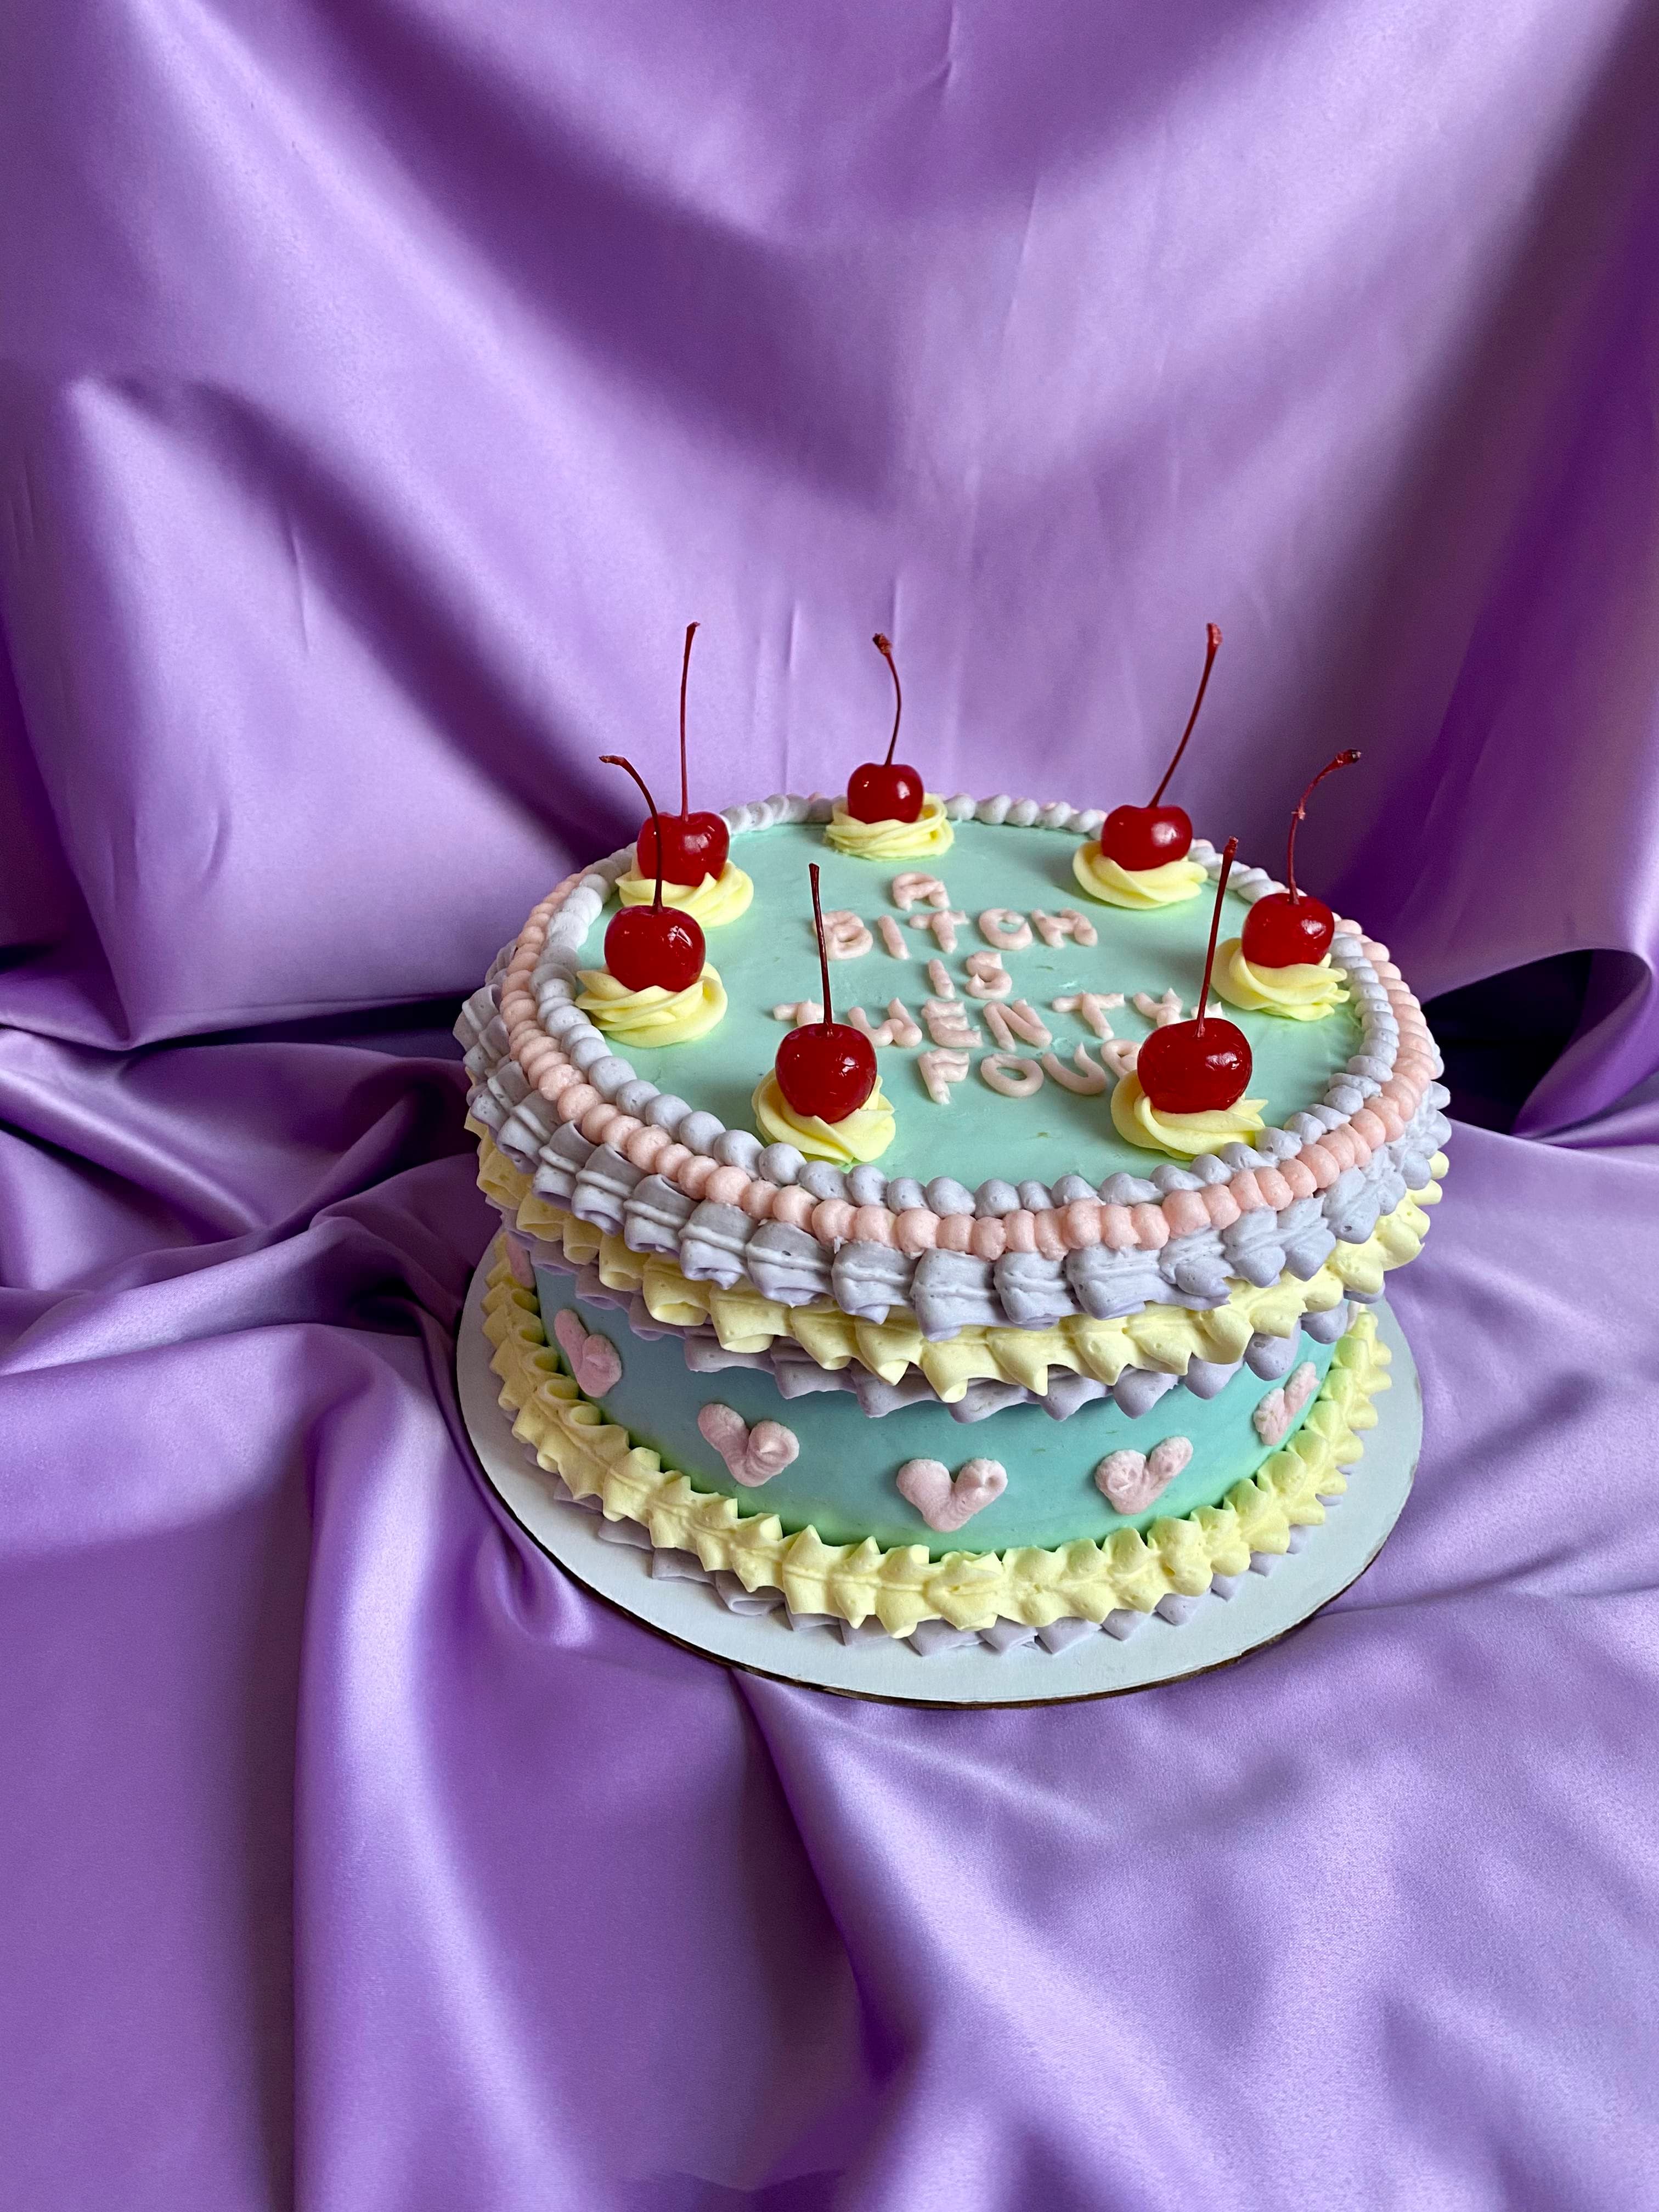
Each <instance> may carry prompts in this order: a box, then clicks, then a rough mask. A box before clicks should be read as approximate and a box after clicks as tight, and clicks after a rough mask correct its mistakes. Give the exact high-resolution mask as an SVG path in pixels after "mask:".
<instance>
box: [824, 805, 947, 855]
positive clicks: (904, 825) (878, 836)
mask: <svg viewBox="0 0 1659 2212" xmlns="http://www.w3.org/2000/svg"><path fill="white" fill-rule="evenodd" d="M823 841H824V842H825V844H827V845H833V846H834V847H835V848H836V851H837V852H838V853H850V854H853V855H854V858H855V859H857V860H922V859H926V858H927V856H928V855H930V854H935V853H948V852H949V851H950V849H951V846H952V845H953V844H954V843H955V842H956V832H955V831H954V830H953V829H951V823H950V818H949V817H948V816H947V815H946V813H945V802H944V800H943V799H941V798H940V797H939V793H937V792H936V791H930V792H928V793H926V794H925V796H924V797H923V799H922V802H921V813H920V814H919V815H918V816H917V817H916V818H915V821H914V822H860V821H859V820H858V819H857V818H856V817H854V816H853V815H851V814H849V813H848V811H847V804H846V801H845V800H844V799H836V803H835V805H834V806H833V808H832V809H831V810H830V815H829V823H828V825H827V827H826V828H825V829H824V833H823Z"/></svg>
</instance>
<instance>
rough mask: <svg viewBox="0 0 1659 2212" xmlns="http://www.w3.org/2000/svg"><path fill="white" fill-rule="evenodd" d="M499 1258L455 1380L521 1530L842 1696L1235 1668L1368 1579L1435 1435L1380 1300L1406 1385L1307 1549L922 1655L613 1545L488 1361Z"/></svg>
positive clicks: (1010, 1700) (1120, 1683) (1001, 1697)
mask: <svg viewBox="0 0 1659 2212" xmlns="http://www.w3.org/2000/svg"><path fill="white" fill-rule="evenodd" d="M490 1261H491V1255H486V1256H485V1259H484V1260H483V1261H481V1262H480V1263H479V1266H478V1268H477V1272H476V1273H475V1274H474V1275H473V1278H472V1286H471V1290H470V1291H468V1293H467V1300H466V1310H465V1313H464V1315H463V1316H462V1319H461V1329H460V1337H459V1344H458V1346H457V1351H456V1363H455V1364H456V1380H457V1383H458V1384H459V1390H460V1400H461V1413H462V1417H463V1419H465V1423H466V1428H467V1433H468V1435H469V1436H470V1437H471V1439H472V1444H473V1448H474V1449H475V1450H476V1451H477V1455H478V1459H479V1462H480V1464H481V1465H482V1467H483V1471H484V1474H485V1476H486V1478H487V1480H489V1486H490V1487H491V1489H492V1490H494V1492H495V1495H496V1496H497V1497H498V1498H500V1499H501V1504H503V1505H504V1506H505V1507H506V1508H507V1511H508V1512H509V1513H510V1514H511V1515H512V1516H513V1519H514V1520H515V1521H516V1522H518V1523H519V1525H520V1528H523V1529H524V1530H525V1532H526V1534H527V1535H529V1536H531V1537H532V1538H533V1539H534V1541H536V1542H537V1543H538V1545H539V1546H540V1547H541V1548H542V1549H543V1550H544V1552H546V1553H549V1554H550V1557H551V1558H552V1559H556V1561H557V1562H558V1564H559V1565H561V1566H562V1567H563V1568H565V1569H566V1570H567V1571H568V1572H569V1573H570V1574H572V1575H574V1577H575V1578H576V1580H577V1581H578V1582H579V1583H581V1584H582V1585H583V1586H584V1587H585V1588H586V1589H588V1590H590V1591H592V1594H593V1595H595V1596H596V1597H599V1598H603V1599H605V1601H607V1602H608V1603H610V1604H611V1605H614V1606H617V1607H620V1608H621V1610H622V1611H623V1612H624V1613H631V1614H632V1616H633V1617H634V1619H635V1620H639V1621H643V1622H644V1624H645V1625H646V1626H647V1628H654V1629H655V1630H657V1632H659V1634H660V1635H663V1636H666V1637H668V1638H670V1639H671V1641H672V1642H673V1643H676V1644H682V1645H684V1647H685V1648H686V1649H687V1650H691V1651H696V1652H701V1653H702V1654H703V1655H704V1656H706V1657H708V1658H710V1659H718V1660H720V1661H721V1662H723V1663H724V1664H725V1665H726V1666H728V1667H741V1668H745V1669H746V1670H747V1671H748V1672H750V1674H766V1675H769V1676H771V1677H772V1678H773V1680H777V1681H785V1682H804V1683H805V1684H806V1685H807V1686H808V1687H809V1688H811V1689H817V1690H828V1691H829V1692H834V1693H836V1694H838V1695H841V1696H843V1697H854V1698H873V1699H879V1700H882V1701H884V1702H887V1703H898V1704H902V1705H1059V1704H1065V1703H1067V1702H1070V1701H1071V1700H1073V1699H1079V1698H1106V1697H1112V1696H1115V1694H1117V1693H1118V1692H1121V1691H1125V1690H1144V1689H1148V1688H1150V1687H1151V1686H1152V1685H1153V1684H1154V1683H1158V1682H1170V1681H1175V1680H1178V1679H1179V1678H1180V1677H1181V1676H1182V1675H1185V1674H1205V1673H1207V1672H1208V1670H1209V1669H1210V1668H1212V1667H1225V1666H1226V1665H1228V1664H1229V1663H1230V1662H1231V1661H1232V1660H1235V1659H1242V1658H1243V1656H1244V1655H1245V1653H1246V1652H1249V1651H1255V1650H1260V1648H1261V1646H1262V1645H1263V1644H1272V1643H1273V1642H1274V1641H1275V1640H1276V1639H1277V1638H1279V1637H1281V1636H1283V1635H1285V1633H1286V1632H1287V1631H1289V1630H1291V1629H1292V1628H1295V1627H1297V1626H1298V1625H1299V1624H1300V1623H1301V1622H1303V1621H1304V1620H1308V1619H1309V1617H1310V1615H1311V1614H1313V1613H1317V1612H1318V1610H1319V1608H1320V1607H1322V1606H1323V1605H1328V1604H1329V1602H1330V1601H1331V1600H1332V1599H1333V1598H1334V1597H1337V1596H1339V1595H1340V1594H1341V1592H1342V1591H1344V1590H1345V1589H1347V1588H1348V1586H1349V1584H1350V1583H1353V1582H1356V1581H1358V1578H1359V1577H1360V1576H1361V1575H1363V1574H1364V1571H1365V1570H1366V1568H1367V1567H1368V1566H1370V1563H1371V1561H1372V1560H1373V1559H1375V1558H1376V1554H1377V1553H1378V1552H1379V1551H1380V1550H1381V1548H1382V1547H1383V1540H1384V1539H1385V1538H1386V1536H1387V1535H1388V1534H1389V1530H1390V1529H1391V1528H1393V1526H1394V1524H1395V1521H1396V1520H1398V1518H1399V1517H1400V1512H1401V1508H1402V1507H1403V1506H1404V1504H1405V1503H1406V1499H1407V1495H1408V1494H1409V1492H1410V1490H1411V1486H1412V1476H1413V1473H1414V1472H1415V1470H1416V1467H1417V1459H1418V1453H1419V1450H1420V1449H1421V1446H1422V1441H1423V1398H1422V1391H1421V1389H1420V1387H1419V1383H1418V1379H1417V1364H1416V1362H1415V1361H1414V1360H1413V1358H1412V1355H1411V1347H1410V1346H1408V1345H1407V1341H1406V1338H1405V1334H1404V1332H1403V1331H1402V1330H1401V1327H1400V1324H1399V1322H1397V1321H1396V1320H1395V1317H1394V1315H1393V1314H1392V1313H1391V1312H1390V1311H1389V1308H1388V1306H1387V1305H1386V1304H1381V1303H1379V1304H1376V1306H1374V1307H1373V1308H1372V1309H1371V1310H1372V1312H1373V1313H1374V1314H1375V1315H1376V1321H1377V1330H1378V1334H1379V1335H1380V1336H1381V1338H1382V1340H1383V1343H1384V1344H1386V1345H1387V1346H1388V1347H1389V1351H1390V1352H1392V1353H1393V1354H1394V1364H1393V1366H1392V1367H1391V1368H1390V1370H1389V1373H1390V1375H1391V1376H1392V1378H1393V1386H1394V1387H1393V1388H1392V1389H1389V1390H1385V1391H1383V1392H1382V1393H1381V1395H1379V1396H1378V1397H1376V1399H1375V1400H1374V1401H1372V1402H1373V1403H1374V1404H1375V1406H1376V1412H1377V1424H1376V1427H1375V1428H1374V1429H1371V1430H1369V1431H1367V1432H1366V1433H1365V1436H1364V1439H1363V1441H1364V1447H1365V1451H1364V1458H1363V1459H1362V1460H1360V1462H1358V1465H1357V1466H1356V1467H1354V1468H1352V1469H1351V1470H1349V1486H1348V1489H1347V1492H1346V1495H1345V1496H1344V1497H1343V1498H1340V1500H1339V1501H1338V1502H1337V1503H1336V1504H1334V1505H1333V1506H1330V1507H1329V1508H1328V1515H1329V1517H1328V1520H1327V1521H1326V1522H1325V1523H1324V1525H1323V1526H1322V1528H1313V1529H1310V1531H1309V1532H1308V1541H1307V1543H1306V1545H1305V1546H1304V1549H1303V1550H1301V1551H1300V1552H1297V1553H1288V1554H1286V1555H1285V1557H1284V1558H1282V1559H1279V1560H1278V1561H1277V1562H1276V1563H1275V1565H1274V1567H1273V1572H1272V1573H1271V1574H1267V1575H1262V1574H1254V1573H1253V1574H1247V1575H1245V1576H1244V1577H1243V1578H1242V1580H1241V1581H1240V1583H1239V1585H1238V1588H1237V1590H1236V1591H1235V1593H1234V1595H1232V1596H1231V1597H1230V1598H1225V1599H1224V1598H1222V1597H1220V1596H1218V1595H1210V1596H1207V1597H1206V1598H1204V1599H1202V1600H1201V1601H1200V1603H1199V1605H1198V1607H1197V1609H1196V1611H1195V1612H1194V1613H1193V1615H1192V1617H1191V1619H1190V1620H1185V1621H1183V1622H1181V1623H1180V1624H1179V1625H1177V1624H1176V1623H1174V1622H1172V1621H1168V1620H1164V1619H1162V1618H1161V1617H1160V1616H1159V1615H1158V1614H1157V1613H1154V1614H1152V1616H1151V1617H1150V1618H1149V1619H1148V1620H1146V1624H1145V1626H1143V1627H1141V1628H1140V1629H1139V1632H1137V1633H1136V1634H1135V1635H1133V1637H1131V1638H1128V1639H1127V1640H1125V1641H1120V1640H1119V1639H1118V1638H1116V1637H1115V1636H1111V1635H1109V1634H1107V1633H1106V1632H1104V1631H1101V1632H1098V1633H1096V1634H1093V1635H1090V1636H1085V1637H1080V1638H1079V1639H1078V1641H1077V1642H1076V1643H1074V1644H1071V1645H1069V1646H1068V1647H1067V1648H1066V1650H1062V1651H1056V1652H1050V1651H1047V1650H1044V1649H1043V1648H1042V1645H1041V1644H1023V1645H1021V1646H1019V1647H1018V1648H1017V1649H1015V1650H1010V1651H1006V1652H996V1651H992V1650H987V1648H986V1647H985V1646H984V1645H982V1644H974V1645H972V1646H969V1647H968V1648H966V1649H963V1650H954V1651H938V1652H935V1653H933V1655H932V1656H930V1657H923V1656H921V1654H920V1653H919V1652H917V1651H915V1650H913V1649H912V1648H911V1646H910V1645H909V1644H908V1643H905V1642H903V1641H902V1640H901V1639H898V1638H892V1637H889V1636H880V1637H871V1638H860V1639H859V1640H858V1641H857V1642H855V1643H853V1644H844V1643H843V1642H842V1638H841V1637H840V1635H839V1633H838V1632H836V1630H834V1629H828V1628H800V1629H794V1628H792V1627H791V1626H789V1622H788V1617H787V1613H785V1612H784V1610H783V1609H782V1607H780V1608H779V1609H778V1610H777V1611H776V1612H775V1613H763V1614H760V1615H744V1614H739V1613H730V1612H728V1611H727V1610H726V1607H725V1606H724V1605H723V1604H722V1603H721V1601H720V1598H719V1596H718V1595H716V1593H715V1591H714V1588H713V1586H712V1585H711V1584H710V1583H699V1582H690V1581H680V1580H668V1579H658V1578H656V1577H653V1575H652V1573H651V1571H650V1554H649V1553H647V1552H643V1551H639V1550H635V1549H634V1548H632V1547H629V1546H627V1545H623V1544H615V1543H607V1542H606V1541H604V1540H603V1539H602V1538H601V1537H600V1535H599V1533H598V1531H599V1525H600V1516H599V1515H598V1514H596V1513H593V1512H591V1511H584V1510H582V1509H581V1508H580V1507H579V1506H576V1505H573V1504H570V1503H568V1500H566V1499H563V1498H559V1497H558V1496H557V1495H556V1493H555V1491H554V1487H553V1478H552V1477H551V1476H550V1475H547V1474H543V1472H542V1471H541V1469H540V1468H538V1466H537V1464H536V1462H535V1458H534V1456H533V1455H532V1453H531V1452H530V1451H529V1449H527V1448H526V1446H525V1445H523V1444H521V1443H519V1442H518V1440H517V1439H516V1438H515V1437H514V1436H513V1425H512V1422H511V1420H510V1419H509V1418H508V1416H507V1413H505V1412H504V1411H503V1410H502V1408H501V1402H500V1396H499V1393H500V1389H501V1385H500V1383H499V1382H498V1381H497V1379H496V1377H495V1375H494V1374H493V1373H492V1372H491V1371H490V1365H489V1362H490V1358H491V1355H492V1351H493V1347H492V1346H491V1345H490V1342H489V1339H488V1337H486V1336H485V1334H484V1332H483V1294H484V1290H485V1287H486V1285H485V1274H486V1273H487V1270H488V1268H489V1265H490ZM889 1418H898V1419H902V1415H900V1416H896V1417H894V1416H890V1417H889Z"/></svg>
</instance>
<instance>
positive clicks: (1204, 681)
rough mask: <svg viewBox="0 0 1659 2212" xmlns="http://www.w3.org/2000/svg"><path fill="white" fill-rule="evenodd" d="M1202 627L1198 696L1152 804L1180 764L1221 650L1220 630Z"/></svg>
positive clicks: (1208, 624)
mask: <svg viewBox="0 0 1659 2212" xmlns="http://www.w3.org/2000/svg"><path fill="white" fill-rule="evenodd" d="M1204 628H1205V635H1206V638H1207V639H1208V641H1209V643H1208V648H1207V650H1206V653H1205V655H1204V673H1203V674H1202V675H1201V676H1200V678H1199V679H1198V696H1197V698H1195V699H1194V702H1193V711H1192V713H1191V714H1188V717H1187V726H1186V728H1185V729H1184V730H1183V731H1182V732H1181V743H1180V744H1178V745H1177V746H1176V749H1175V755H1174V757H1173V758H1172V759H1171V761H1170V765H1169V766H1168V768H1166V769H1164V781H1163V782H1162V783H1160V784H1159V786H1158V789H1157V790H1156V791H1155V792H1154V793H1152V804H1153V805H1154V806H1156V805H1158V800H1159V799H1162V798H1163V796H1164V792H1165V791H1166V789H1167V788H1168V787H1169V781H1170V777H1171V776H1172V775H1174V774H1175V772H1176V769H1178V768H1179V767H1180V765H1181V756H1182V753H1184V752H1185V751H1186V750H1187V740H1188V738H1190V737H1191V735H1192V734H1193V724H1194V722H1195V721H1197V720H1198V710H1199V708H1200V707H1201V706H1202V705H1203V704H1204V694H1205V693H1206V691H1207V690H1209V688H1210V671H1211V670H1212V668H1213V667H1214V666H1215V657H1216V655H1217V653H1219V652H1220V650H1221V632H1220V631H1219V630H1218V629H1217V628H1216V626H1215V624H1214V623H1206V624H1205V626H1204Z"/></svg>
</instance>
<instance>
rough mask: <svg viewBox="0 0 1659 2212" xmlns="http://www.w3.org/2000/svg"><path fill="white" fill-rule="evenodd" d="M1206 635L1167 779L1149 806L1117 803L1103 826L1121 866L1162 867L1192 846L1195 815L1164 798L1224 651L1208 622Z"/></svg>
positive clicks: (1107, 847) (1108, 850) (1106, 845)
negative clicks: (1166, 803) (1198, 673)
mask: <svg viewBox="0 0 1659 2212" xmlns="http://www.w3.org/2000/svg"><path fill="white" fill-rule="evenodd" d="M1205 636H1206V640H1207V647H1206V652H1205V655H1204V673H1203V674H1202V676H1200V678H1199V679H1198V696H1197V697H1196V698H1195V699H1194V701H1193V711H1192V713H1191V714H1188V717H1187V726H1186V728H1185V729H1184V730H1183V731H1182V733H1181V743H1180V744H1178V745H1177V746H1176V749H1175V751H1174V753H1173V755H1172V756H1171V757H1170V765H1169V766H1168V768H1166V769H1164V781H1163V782H1162V783H1160V784H1159V785H1158V789H1157V790H1156V791H1155V792H1154V793H1152V805H1150V806H1115V807H1114V808H1113V809H1112V811H1111V812H1110V813H1109V815H1108V816H1107V817H1106V819H1105V821H1104V823H1103V824H1102V825H1101V831H1100V849H1101V851H1102V852H1103V853H1104V854H1105V855H1106V857H1107V859H1108V860H1115V861H1116V862H1117V864H1118V866H1119V867H1120V868H1161V867H1163V866H1164V865H1165V863H1166V862H1168V861H1170V860H1185V859H1186V857H1187V854H1188V852H1189V851H1190V850H1191V849H1192V842H1193V824H1192V818H1191V817H1190V816H1189V815H1188V813H1187V811H1186V809H1185V808H1184V807H1180V806H1164V805H1160V804H1159V801H1160V800H1161V799H1163V797H1164V789H1165V787H1166V786H1167V785H1168V783H1169V781H1170V777H1171V776H1172V775H1174V774H1175V772H1176V767H1177V765H1178V764H1179V763H1180V759H1181V756H1182V753H1184V752H1185V751H1186V750H1187V740H1188V738H1190V737H1191V735H1192V734H1193V725H1194V722H1196V721H1197V720H1198V710H1199V708H1200V707H1201V706H1202V705H1203V704H1204V694H1205V692H1206V690H1208V689H1209V684H1210V671H1211V670H1212V668H1213V667H1214V666H1215V657H1216V654H1217V653H1218V652H1219V651H1220V650H1221V632H1220V631H1219V630H1218V629H1217V628H1216V626H1215V624H1214V623H1208V624H1206V629H1205Z"/></svg>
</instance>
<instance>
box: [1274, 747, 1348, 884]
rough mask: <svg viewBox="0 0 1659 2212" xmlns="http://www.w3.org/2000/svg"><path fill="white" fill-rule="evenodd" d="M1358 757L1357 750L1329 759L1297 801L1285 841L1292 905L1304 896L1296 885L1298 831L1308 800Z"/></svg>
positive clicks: (1287, 877) (1286, 880) (1286, 879)
mask: <svg viewBox="0 0 1659 2212" xmlns="http://www.w3.org/2000/svg"><path fill="white" fill-rule="evenodd" d="M1358 758H1359V756H1358V753H1357V752H1346V753H1339V754H1338V755H1337V757H1336V758H1335V759H1334V760H1331V761H1327V762H1326V763H1325V765H1324V767H1323V768H1322V769H1320V771H1319V773H1318V775H1316V777H1315V778H1314V780H1313V781H1312V782H1311V783H1310V785H1309V786H1308V788H1307V789H1306V790H1305V791H1304V793H1303V794H1302V796H1301V798H1300V799H1297V802H1296V806H1295V810H1294V811H1293V812H1292V813H1291V834H1290V836H1288V837H1287V838H1286V839H1285V884H1286V885H1287V886H1288V887H1289V890H1290V894H1291V905H1292V906H1294V905H1295V904H1296V903H1297V901H1298V900H1299V899H1300V898H1301V896H1302V894H1301V892H1300V891H1299V890H1297V887H1296V833H1297V828H1298V826H1299V825H1300V824H1301V823H1303V822H1304V820H1305V819H1306V817H1307V812H1308V801H1309V800H1310V799H1311V798H1312V797H1313V795H1314V793H1315V792H1316V791H1317V790H1318V788H1319V787H1320V785H1321V784H1322V783H1323V782H1324V781H1325V779H1326V777H1327V776H1328V775H1334V774H1335V773H1336V771H1337V769H1340V768H1352V766H1353V764H1354V763H1355V762H1356V761H1357V760H1358Z"/></svg>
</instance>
